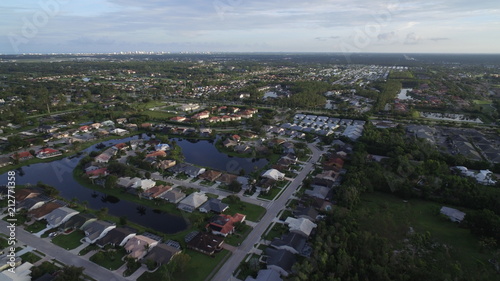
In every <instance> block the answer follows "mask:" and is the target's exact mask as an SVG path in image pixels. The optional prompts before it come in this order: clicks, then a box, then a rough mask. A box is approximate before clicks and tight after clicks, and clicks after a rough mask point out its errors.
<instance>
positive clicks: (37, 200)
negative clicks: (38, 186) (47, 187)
mask: <svg viewBox="0 0 500 281" xmlns="http://www.w3.org/2000/svg"><path fill="white" fill-rule="evenodd" d="M52 200H53V199H52V198H50V197H48V196H45V195H39V196H36V197H31V198H26V199H24V200H22V201H20V202H16V209H17V210H23V209H24V210H26V211H31V210H34V209H36V208H40V207H41V206H42V205H43V204H45V203H47V202H49V201H52Z"/></svg>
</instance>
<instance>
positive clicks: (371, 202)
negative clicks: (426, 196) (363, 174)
mask: <svg viewBox="0 0 500 281" xmlns="http://www.w3.org/2000/svg"><path fill="white" fill-rule="evenodd" d="M442 206H443V205H441V204H439V203H435V202H428V201H422V200H408V201H407V202H405V201H403V200H402V199H400V198H397V197H395V196H392V195H388V194H383V193H370V194H364V195H363V196H362V202H361V204H360V207H359V208H358V209H357V210H356V217H357V218H359V225H360V227H361V228H362V229H364V230H367V231H370V232H374V233H376V234H378V235H380V236H382V237H385V238H387V239H388V241H393V243H396V245H397V244H399V243H402V241H403V239H405V237H407V233H408V232H409V231H410V227H412V228H413V229H414V230H415V231H416V232H420V233H424V232H429V233H430V235H431V237H432V239H434V240H435V241H437V242H439V243H443V244H446V245H448V246H450V248H451V250H450V258H451V259H453V260H456V261H459V262H460V263H461V264H462V265H463V268H462V270H463V271H464V272H465V273H468V274H467V275H470V276H474V273H475V272H477V273H479V272H480V273H482V274H483V275H486V276H489V275H491V277H493V276H495V271H494V270H493V266H491V265H490V264H489V262H488V259H491V258H492V257H493V256H492V255H491V254H490V253H488V251H487V250H484V251H481V249H480V246H479V242H478V239H477V238H476V237H475V236H473V235H472V234H471V233H470V231H469V230H468V229H465V228H461V227H460V226H459V224H457V223H453V222H451V221H449V220H448V219H447V218H445V217H443V216H442V215H440V214H439V210H440V208H441V207H442ZM449 207H453V206H449ZM460 209H461V210H462V211H464V212H466V213H467V210H466V209H462V208H460ZM450 262H451V261H450ZM491 280H493V279H491Z"/></svg>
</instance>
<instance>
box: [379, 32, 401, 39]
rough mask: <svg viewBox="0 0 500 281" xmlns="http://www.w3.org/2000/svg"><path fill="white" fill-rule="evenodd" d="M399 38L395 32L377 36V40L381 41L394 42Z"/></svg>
mask: <svg viewBox="0 0 500 281" xmlns="http://www.w3.org/2000/svg"><path fill="white" fill-rule="evenodd" d="M396 38H397V34H396V32H394V31H391V32H386V33H380V34H379V35H378V36H377V39H378V40H379V41H392V40H394V39H396Z"/></svg>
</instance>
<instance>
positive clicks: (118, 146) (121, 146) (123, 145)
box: [113, 142, 128, 150]
mask: <svg viewBox="0 0 500 281" xmlns="http://www.w3.org/2000/svg"><path fill="white" fill-rule="evenodd" d="M113 147H114V148H115V149H116V150H124V149H127V148H128V145H127V144H126V143H124V142H122V143H117V144H115V145H113Z"/></svg>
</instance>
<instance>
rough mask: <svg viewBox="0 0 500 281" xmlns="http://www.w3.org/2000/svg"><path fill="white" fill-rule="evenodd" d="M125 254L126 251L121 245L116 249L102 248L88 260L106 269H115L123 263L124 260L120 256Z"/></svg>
mask: <svg viewBox="0 0 500 281" xmlns="http://www.w3.org/2000/svg"><path fill="white" fill-rule="evenodd" d="M87 248H88V247H87ZM126 254H127V252H126V251H125V249H124V248H122V247H119V248H117V249H110V250H102V251H99V252H97V253H95V254H94V255H93V256H91V257H90V261H91V262H93V263H96V264H98V265H100V266H102V267H104V268H106V269H109V270H116V269H118V268H120V267H121V266H122V265H123V264H124V263H125V261H123V260H122V257H123V256H125V255H126Z"/></svg>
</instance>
